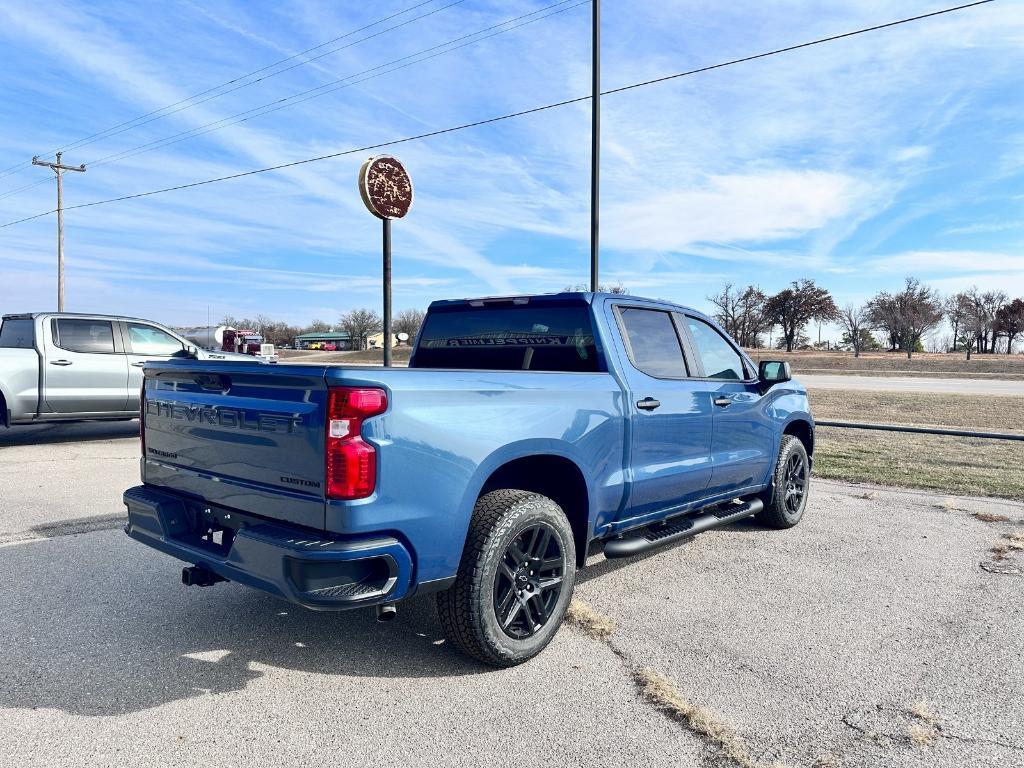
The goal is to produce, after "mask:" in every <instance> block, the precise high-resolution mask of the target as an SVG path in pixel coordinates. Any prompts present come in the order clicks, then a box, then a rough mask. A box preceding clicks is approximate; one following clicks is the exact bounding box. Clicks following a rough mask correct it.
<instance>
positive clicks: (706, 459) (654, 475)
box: [611, 304, 712, 517]
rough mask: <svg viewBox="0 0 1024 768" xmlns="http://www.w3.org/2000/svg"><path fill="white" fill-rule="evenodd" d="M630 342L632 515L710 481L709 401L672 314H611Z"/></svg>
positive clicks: (626, 364) (619, 310) (625, 308)
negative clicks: (696, 378) (690, 364)
mask: <svg viewBox="0 0 1024 768" xmlns="http://www.w3.org/2000/svg"><path fill="white" fill-rule="evenodd" d="M611 311H612V312H613V314H614V321H615V322H616V323H617V324H618V327H619V330H620V333H621V338H622V340H623V342H624V352H625V356H626V359H625V360H623V361H622V362H623V365H622V366H621V367H622V369H623V371H624V372H625V377H626V386H627V389H628V391H627V393H626V395H627V402H626V409H627V412H628V414H629V416H628V418H629V422H630V461H629V465H630V471H631V474H632V478H631V482H630V485H629V489H630V490H629V502H628V508H629V513H628V515H629V516H630V517H634V516H637V515H642V514H645V513H649V512H656V511H658V510H662V509H665V508H668V507H672V506H676V505H679V504H682V503H685V502H688V501H692V500H694V499H698V498H700V497H701V496H703V495H704V494H705V491H706V488H707V486H708V482H709V481H710V479H711V458H710V457H711V426H712V413H711V408H712V405H711V401H710V399H709V398H708V397H707V396H706V394H705V395H703V396H702V390H703V389H704V385H703V383H702V382H699V381H694V380H692V379H691V378H690V368H689V367H688V365H687V360H686V358H685V356H684V354H683V344H682V338H683V337H682V335H681V331H680V329H679V328H678V327H677V323H676V320H675V319H674V318H673V315H672V313H671V312H667V311H664V310H661V309H653V308H648V307H643V306H630V305H629V304H618V305H614V308H613V309H612V310H611Z"/></svg>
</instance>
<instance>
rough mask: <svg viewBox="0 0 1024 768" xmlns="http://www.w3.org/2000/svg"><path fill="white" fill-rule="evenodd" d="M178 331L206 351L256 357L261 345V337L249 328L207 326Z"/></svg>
mask: <svg viewBox="0 0 1024 768" xmlns="http://www.w3.org/2000/svg"><path fill="white" fill-rule="evenodd" d="M178 331H179V333H181V335H182V336H184V337H185V338H186V339H188V340H189V341H191V342H192V343H193V344H195V345H196V346H197V347H200V348H201V349H206V350H219V351H221V352H238V353H241V354H243V355H258V354H260V346H261V345H262V344H263V336H261V335H260V334H259V332H257V331H254V330H251V329H249V328H232V327H231V326H229V325H209V326H204V327H201V328H180V329H178Z"/></svg>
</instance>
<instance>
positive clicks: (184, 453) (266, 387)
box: [142, 361, 327, 529]
mask: <svg viewBox="0 0 1024 768" xmlns="http://www.w3.org/2000/svg"><path fill="white" fill-rule="evenodd" d="M324 371H325V369H324V367H322V366H316V367H314V366H294V365H293V366H271V365H263V364H260V363H249V362H237V363H236V362H215V363H207V362H196V361H172V362H168V363H158V364H149V365H147V366H146V376H145V384H144V397H145V404H144V407H143V412H142V418H143V420H144V424H143V428H144V447H143V450H144V454H145V458H144V461H143V479H144V481H145V482H146V483H149V484H151V485H157V486H163V487H166V488H170V489H173V490H176V491H180V492H183V493H187V494H190V495H194V496H197V497H199V498H201V499H203V500H204V501H205V502H207V503H209V504H213V505H221V506H224V507H228V508H232V509H238V510H241V511H244V512H248V513H251V514H255V515H260V516H262V517H267V518H272V519H278V520H287V521H289V522H293V523H297V524H299V525H305V526H309V527H312V528H317V529H322V528H323V527H324V439H325V429H324V424H325V411H324V409H325V402H326V398H327V387H326V384H325V381H324Z"/></svg>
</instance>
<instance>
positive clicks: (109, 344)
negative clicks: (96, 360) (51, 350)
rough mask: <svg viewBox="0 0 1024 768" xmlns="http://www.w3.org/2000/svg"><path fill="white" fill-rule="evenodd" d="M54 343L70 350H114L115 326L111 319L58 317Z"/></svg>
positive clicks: (55, 323) (55, 321)
mask: <svg viewBox="0 0 1024 768" xmlns="http://www.w3.org/2000/svg"><path fill="white" fill-rule="evenodd" d="M53 324H54V330H55V332H54V343H55V344H56V345H57V346H58V347H60V348H61V349H66V350H68V351H69V352H114V351H115V350H114V326H113V324H112V323H111V322H110V321H109V320H86V319H81V318H58V319H56V320H54V321H53Z"/></svg>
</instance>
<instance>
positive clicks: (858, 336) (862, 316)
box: [839, 304, 868, 357]
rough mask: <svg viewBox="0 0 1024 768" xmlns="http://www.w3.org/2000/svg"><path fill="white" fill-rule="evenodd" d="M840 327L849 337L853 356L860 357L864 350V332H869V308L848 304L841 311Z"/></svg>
mask: <svg viewBox="0 0 1024 768" xmlns="http://www.w3.org/2000/svg"><path fill="white" fill-rule="evenodd" d="M839 325H840V326H841V327H842V329H843V330H844V331H845V332H846V336H847V337H849V344H850V346H851V347H853V356H854V357H860V353H861V350H862V349H863V348H864V331H867V330H868V310H867V307H858V306H857V305H855V304H847V305H846V306H845V307H843V308H842V309H841V310H839Z"/></svg>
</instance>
